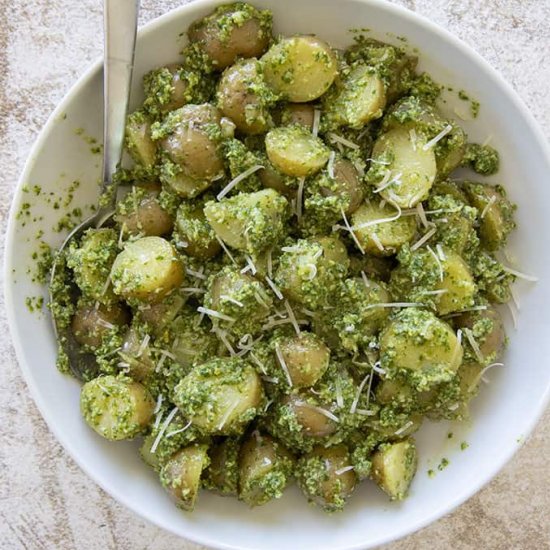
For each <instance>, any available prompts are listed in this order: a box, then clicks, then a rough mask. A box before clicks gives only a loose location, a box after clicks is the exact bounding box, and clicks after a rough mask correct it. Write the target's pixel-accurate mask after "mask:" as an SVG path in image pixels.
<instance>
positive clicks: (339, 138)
mask: <svg viewBox="0 0 550 550" xmlns="http://www.w3.org/2000/svg"><path fill="white" fill-rule="evenodd" d="M327 137H328V138H329V139H330V141H332V142H334V143H340V144H341V145H345V146H346V147H348V148H349V149H354V150H358V149H360V147H359V145H357V143H353V141H350V140H349V139H346V138H343V137H342V136H339V135H338V134H335V133H334V132H329V133H328V134H327Z"/></svg>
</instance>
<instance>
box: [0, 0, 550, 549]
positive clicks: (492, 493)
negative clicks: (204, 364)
mask: <svg viewBox="0 0 550 550" xmlns="http://www.w3.org/2000/svg"><path fill="white" fill-rule="evenodd" d="M184 1H185V0H143V1H142V10H141V22H142V23H144V22H146V21H148V20H150V19H152V18H154V17H157V16H158V15H161V14H162V13H164V12H166V11H168V10H170V9H172V8H174V7H176V6H178V5H181V4H182V3H184ZM281 1H282V0H281ZM335 1H338V0H335ZM394 2H395V3H396V4H400V5H403V6H405V7H407V8H409V9H411V10H414V11H416V12H418V13H420V14H422V15H425V16H426V17H428V18H429V19H431V20H432V21H434V22H436V23H438V24H440V25H441V26H443V27H445V28H447V29H448V30H450V31H451V32H453V33H455V34H456V35H457V36H459V37H460V38H462V39H463V40H465V41H466V42H467V43H468V44H470V45H471V46H472V47H473V48H474V49H476V50H477V51H478V52H479V53H480V54H481V55H483V56H484V57H485V58H486V59H487V60H488V61H489V62H490V63H491V64H492V65H493V66H494V67H496V68H497V69H498V70H499V71H500V72H501V73H502V74H503V75H504V77H505V78H506V79H507V80H508V81H509V82H511V84H512V85H513V87H514V88H515V89H516V91H517V92H518V93H519V95H520V96H521V97H522V98H523V100H524V101H525V102H526V104H527V105H528V107H529V108H530V109H531V110H532V111H533V113H534V114H535V117H536V118H537V120H538V121H539V123H540V125H541V126H542V128H543V130H544V132H545V134H546V136H547V137H549V136H550V99H549V98H550V95H549V89H550V63H549V62H548V50H549V48H550V23H549V22H550V0H394ZM101 6H102V2H101V1H100V0H78V1H77V0H0V144H1V145H0V222H1V227H2V231H4V229H5V225H6V223H7V212H8V208H9V204H10V200H11V196H12V193H13V190H14V188H15V184H16V181H17V179H18V177H19V174H20V172H21V170H22V168H23V164H24V161H25V158H26V157H27V155H28V153H29V150H30V147H31V145H32V143H33V141H34V140H35V138H36V136H37V135H38V132H39V131H40V129H41V127H42V125H43V124H44V123H45V121H46V119H47V117H48V116H49V114H50V112H51V111H52V109H53V108H54V107H55V105H56V104H57V103H58V102H59V101H60V100H61V98H62V97H63V95H64V94H65V93H66V92H67V90H68V89H69V88H70V87H71V86H72V84H73V82H74V81H75V80H76V79H77V77H79V76H80V75H81V74H82V73H83V72H84V70H85V69H86V68H87V67H88V66H89V64H90V63H91V62H92V61H94V60H95V59H96V58H97V57H99V56H100V54H101V49H102V30H101V24H102V7H101ZM3 240H4V239H3V238H2V245H3ZM0 323H1V326H0V334H2V336H3V337H2V338H1V339H0V356H1V357H2V359H3V364H2V368H1V369H0V418H1V419H2V422H1V424H0V549H6V550H8V549H9V550H16V549H19V548H25V549H30V550H34V549H42V550H44V549H47V550H50V549H52V550H72V549H81V550H94V549H109V550H111V549H117V550H126V549H128V550H130V549H131V550H145V549H147V550H176V549H181V550H197V549H198V548H199V547H198V546H197V545H195V544H192V543H188V542H186V541H184V540H182V539H178V538H177V537H175V536H173V535H171V534H169V533H166V532H164V531H161V530H160V529H158V528H157V527H155V526H153V525H151V524H149V523H147V522H146V521H144V520H142V519H140V518H139V517H137V516H135V515H134V514H133V513H132V512H130V511H129V510H127V509H126V508H123V507H122V506H120V505H119V504H117V503H116V502H115V501H114V500H113V499H112V498H111V497H110V496H108V495H107V494H105V493H104V492H103V491H102V490H101V489H99V487H97V486H96V485H95V483H94V482H93V481H91V480H90V479H89V478H88V477H87V476H86V475H85V474H84V473H83V472H82V471H81V470H80V469H79V468H78V467H77V466H76V464H75V463H74V462H73V461H72V459H71V458H70V457H69V456H68V455H67V454H66V453H65V452H64V450H63V449H62V448H61V447H60V445H59V444H58V443H57V442H56V440H55V439H54V437H53V435H52V434H51V433H50V432H49V431H48V428H47V426H46V424H45V423H44V421H43V420H42V418H41V416H40V414H39V413H38V410H37V409H36V407H35V405H34V403H33V401H32V399H31V397H30V395H29V392H28V391H27V388H26V385H25V382H24V381H23V379H22V377H21V374H20V371H19V367H18V365H17V362H16V360H15V356H14V352H13V349H12V346H11V342H10V339H9V336H8V328H7V326H6V321H5V314H4V311H3V308H1V309H0ZM549 428H550V411H547V413H546V415H545V416H544V418H543V419H542V420H541V422H540V423H539V425H538V427H537V429H536V430H535V432H534V434H533V435H532V436H531V437H530V438H529V440H528V441H527V443H526V444H525V445H524V446H523V448H522V449H521V450H520V451H519V452H518V453H517V455H516V456H515V458H514V459H513V460H512V461H511V463H510V464H508V466H507V467H506V468H505V469H504V470H503V471H502V472H501V473H500V474H499V475H498V476H497V477H496V478H495V479H494V480H493V481H492V482H491V483H490V484H489V485H488V486H487V487H486V488H485V489H483V490H482V491H481V492H480V493H478V494H477V495H476V496H475V497H473V498H472V499H470V500H469V501H468V502H467V503H466V504H464V505H463V506H461V507H460V508H459V509H458V510H456V511H454V512H453V513H452V514H450V515H448V516H447V517H445V518H443V519H441V520H440V521H438V522H436V523H434V524H432V525H431V526H429V527H427V528H426V529H424V530H422V531H420V532H419V533H416V534H414V535H412V536H410V537H408V538H405V539H403V540H401V541H399V542H396V543H394V544H391V545H388V546H386V547H385V548H386V549H387V550H389V549H391V550H408V549H417V548H428V547H430V548H435V549H446V548H452V549H453V550H466V549H468V550H469V549H483V550H491V549H495V550H496V549H498V550H505V549H512V548H514V549H521V550H529V549H533V550H534V549H536V550H543V549H550V463H549V459H548V457H550V437H548V436H547V433H546V432H547V430H548V429H549Z"/></svg>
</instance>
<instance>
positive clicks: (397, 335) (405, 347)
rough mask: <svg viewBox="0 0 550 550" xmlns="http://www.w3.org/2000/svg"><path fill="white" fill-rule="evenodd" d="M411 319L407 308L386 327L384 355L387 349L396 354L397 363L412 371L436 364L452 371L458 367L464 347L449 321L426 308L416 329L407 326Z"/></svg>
mask: <svg viewBox="0 0 550 550" xmlns="http://www.w3.org/2000/svg"><path fill="white" fill-rule="evenodd" d="M402 321H403V322H402ZM408 323H409V316H408V312H406V310H405V313H404V312H403V311H402V312H401V313H400V316H398V317H397V318H395V319H394V320H393V321H392V322H390V324H389V325H387V326H386V328H385V329H384V330H383V331H382V334H381V336H380V354H381V357H382V358H383V356H384V354H385V353H386V352H390V353H392V354H395V357H396V358H395V363H396V365H397V366H399V368H401V369H407V370H411V371H423V370H426V369H431V368H432V367H435V366H443V367H444V368H447V369H450V370H451V371H456V370H457V369H458V367H459V365H460V363H461V362H462V354H463V349H462V345H461V344H460V343H459V342H458V339H457V336H456V334H455V333H454V331H453V330H452V328H451V327H450V326H449V325H448V324H447V323H445V322H444V321H442V320H441V319H439V318H437V317H436V316H435V315H433V314H431V313H428V312H424V313H423V315H422V317H421V318H420V319H419V320H418V321H416V322H415V324H414V325H413V330H409V329H408V328H407V326H408ZM417 336H418V337H417ZM420 336H421V338H419V337H420Z"/></svg>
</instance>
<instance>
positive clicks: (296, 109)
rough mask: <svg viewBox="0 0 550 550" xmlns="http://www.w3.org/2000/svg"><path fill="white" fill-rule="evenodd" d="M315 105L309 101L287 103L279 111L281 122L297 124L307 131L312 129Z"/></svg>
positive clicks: (288, 124) (287, 124) (290, 124)
mask: <svg viewBox="0 0 550 550" xmlns="http://www.w3.org/2000/svg"><path fill="white" fill-rule="evenodd" d="M314 118H315V107H314V106H313V105H311V104H310V103H287V104H286V105H285V106H284V107H283V109H282V111H281V124H284V125H285V126H292V125H293V124H299V125H300V126H303V127H304V128H307V129H308V130H309V131H311V130H312V129H313V120H314Z"/></svg>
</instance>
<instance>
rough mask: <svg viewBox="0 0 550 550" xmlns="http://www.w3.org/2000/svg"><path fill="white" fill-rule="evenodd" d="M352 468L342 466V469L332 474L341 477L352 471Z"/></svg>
mask: <svg viewBox="0 0 550 550" xmlns="http://www.w3.org/2000/svg"><path fill="white" fill-rule="evenodd" d="M353 469H354V468H353V466H351V465H350V466H344V467H343V468H339V469H338V470H336V471H335V472H334V473H335V474H336V475H337V476H341V475H342V474H345V473H346V472H349V471H351V470H353Z"/></svg>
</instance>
